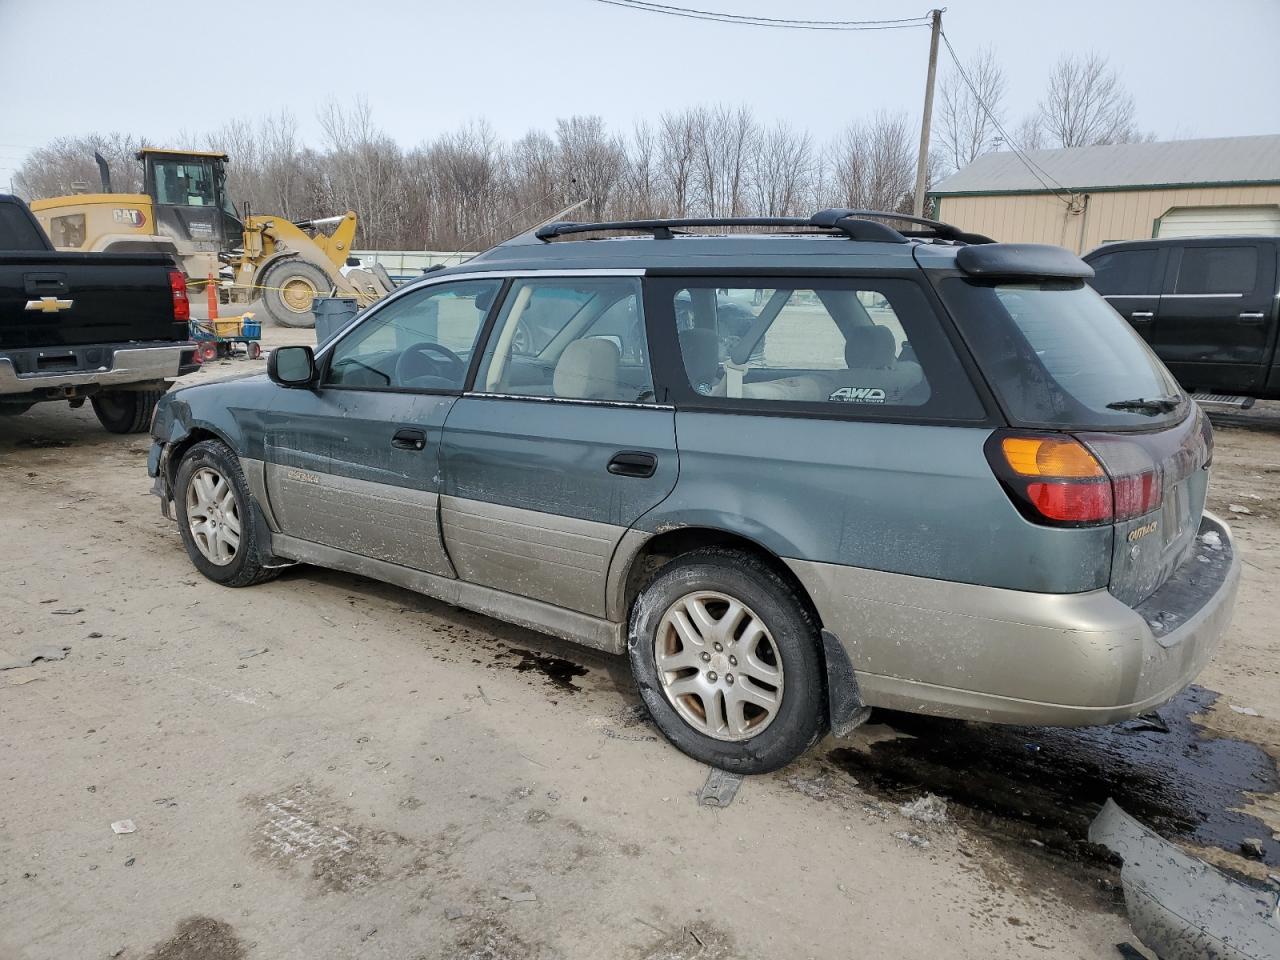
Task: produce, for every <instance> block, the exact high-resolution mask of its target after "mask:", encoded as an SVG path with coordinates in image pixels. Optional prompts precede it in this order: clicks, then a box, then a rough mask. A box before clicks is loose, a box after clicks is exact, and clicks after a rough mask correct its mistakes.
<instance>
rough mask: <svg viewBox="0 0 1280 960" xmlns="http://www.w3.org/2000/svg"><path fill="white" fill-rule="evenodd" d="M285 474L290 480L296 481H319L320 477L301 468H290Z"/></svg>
mask: <svg viewBox="0 0 1280 960" xmlns="http://www.w3.org/2000/svg"><path fill="white" fill-rule="evenodd" d="M286 476H288V478H289V479H290V480H296V481H297V482H298V483H317V484H318V483H319V482H320V478H319V477H317V476H316V475H315V474H314V473H304V472H303V471H301V470H290V471H289V472H288V473H287V474H286Z"/></svg>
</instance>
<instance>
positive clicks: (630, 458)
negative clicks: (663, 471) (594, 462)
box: [609, 450, 658, 478]
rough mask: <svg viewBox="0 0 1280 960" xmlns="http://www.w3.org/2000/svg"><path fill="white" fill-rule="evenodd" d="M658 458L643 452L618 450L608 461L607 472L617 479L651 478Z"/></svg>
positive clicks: (656, 467)
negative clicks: (617, 477)
mask: <svg viewBox="0 0 1280 960" xmlns="http://www.w3.org/2000/svg"><path fill="white" fill-rule="evenodd" d="M657 469H658V458H657V457H655V456H654V455H653V454H652V453H645V452H644V451H643V450H619V451H618V452H617V453H615V454H614V455H613V459H612V460H610V461H609V472H610V473H612V474H615V475H617V476H619V477H641V478H644V477H652V476H653V475H654V473H655V472H657Z"/></svg>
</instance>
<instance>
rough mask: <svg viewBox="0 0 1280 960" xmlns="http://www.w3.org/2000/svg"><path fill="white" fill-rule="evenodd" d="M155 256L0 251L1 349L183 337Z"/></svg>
mask: <svg viewBox="0 0 1280 960" xmlns="http://www.w3.org/2000/svg"><path fill="white" fill-rule="evenodd" d="M172 269H174V265H173V261H172V260H171V259H170V258H169V257H167V256H165V255H162V254H154V253H148V254H107V253H89V254H86V253H51V252H46V251H32V252H30V253H26V252H0V351H3V350H6V349H8V350H19V349H27V348H31V347H59V346H68V347H69V346H79V345H84V344H100V343H124V342H129V341H151V342H154V341H164V340H170V341H172V340H186V339H187V337H188V334H187V325H186V323H185V322H177V323H175V321H174V319H173V292H172V290H171V288H170V286H169V271H170V270H172Z"/></svg>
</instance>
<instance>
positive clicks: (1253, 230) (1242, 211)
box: [1156, 205, 1280, 237]
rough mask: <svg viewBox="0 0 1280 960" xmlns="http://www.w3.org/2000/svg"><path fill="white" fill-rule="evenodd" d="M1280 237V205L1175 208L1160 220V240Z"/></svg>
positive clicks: (1157, 228) (1157, 234) (1157, 230)
mask: <svg viewBox="0 0 1280 960" xmlns="http://www.w3.org/2000/svg"><path fill="white" fill-rule="evenodd" d="M1240 234H1246V235H1249V236H1258V235H1260V234H1273V235H1275V234H1280V205H1271V206H1265V207H1174V208H1173V209H1172V210H1170V211H1169V212H1168V213H1166V214H1165V215H1164V216H1163V217H1161V218H1160V220H1159V222H1158V224H1157V227H1156V236H1157V237H1222V236H1232V235H1240Z"/></svg>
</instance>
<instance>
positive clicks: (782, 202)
mask: <svg viewBox="0 0 1280 960" xmlns="http://www.w3.org/2000/svg"><path fill="white" fill-rule="evenodd" d="M814 163H815V158H814V155H813V139H812V138H811V137H810V136H809V134H808V133H799V132H797V131H796V130H794V129H792V127H791V125H790V124H788V123H786V122H784V121H780V122H779V123H778V124H776V125H775V126H774V127H772V128H770V129H769V130H768V131H767V132H765V133H763V134H761V136H760V138H759V141H758V145H757V149H756V150H755V151H754V152H753V154H752V160H751V195H752V200H753V206H754V208H755V212H756V213H758V214H759V215H761V216H765V217H790V216H798V215H799V214H800V213H802V212H803V208H804V206H805V205H806V204H807V202H808V197H807V194H808V193H809V188H810V184H811V183H812V179H813V172H814V171H813V168H814Z"/></svg>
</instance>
